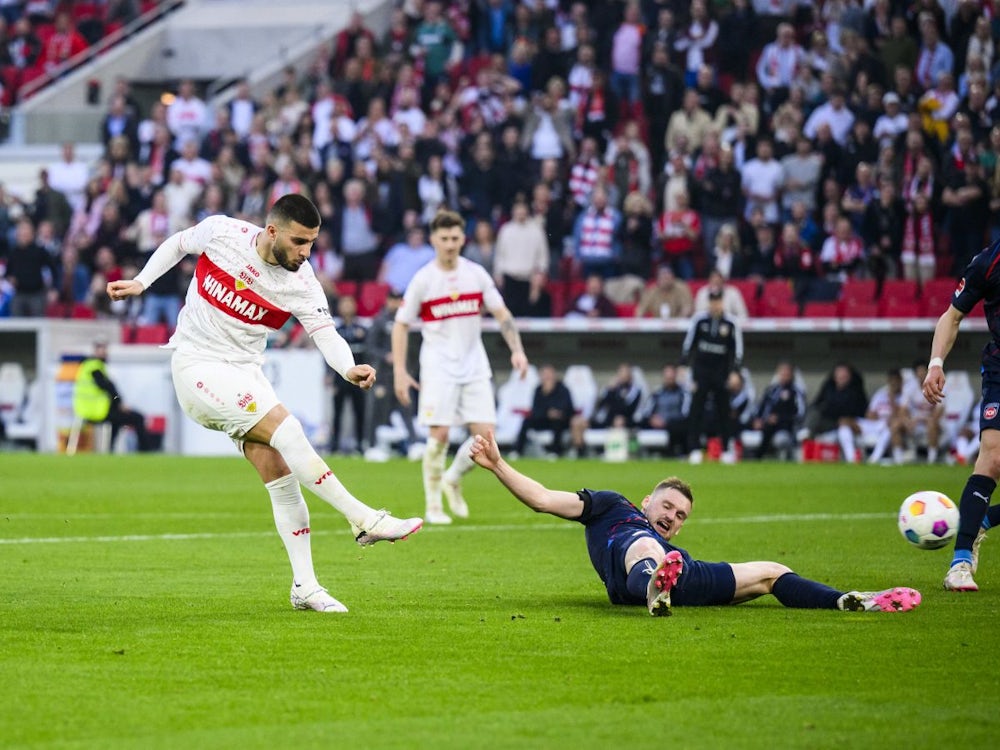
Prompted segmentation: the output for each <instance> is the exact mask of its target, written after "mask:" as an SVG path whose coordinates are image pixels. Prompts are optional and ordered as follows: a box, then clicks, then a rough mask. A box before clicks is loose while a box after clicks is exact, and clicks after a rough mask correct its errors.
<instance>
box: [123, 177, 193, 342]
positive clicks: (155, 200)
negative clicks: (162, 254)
mask: <svg viewBox="0 0 1000 750" xmlns="http://www.w3.org/2000/svg"><path fill="white" fill-rule="evenodd" d="M174 231H175V230H174V229H173V228H172V226H171V223H170V215H169V214H168V212H167V202H166V196H165V195H164V192H163V191H162V190H157V191H156V192H154V193H153V196H152V202H151V205H150V207H149V208H147V209H145V210H144V211H142V212H140V214H139V215H138V216H137V217H136V219H135V221H134V222H132V225H131V226H130V227H129V229H128V236H129V238H130V239H131V241H132V242H134V243H135V245H136V247H138V249H139V255H140V258H141V259H142V261H141V263H142V265H145V263H146V261H148V259H149V256H150V255H152V254H153V251H154V250H156V248H158V247H159V246H160V245H161V244H162V243H163V242H164V240H166V239H167V237H169V236H170V235H171V234H173V233H174ZM181 293H182V287H181V269H180V266H174V267H173V268H171V269H170V270H169V271H167V272H166V273H164V274H163V275H162V276H161V277H160V278H158V279H157V280H156V281H154V282H153V283H152V284H151V285H150V287H149V288H148V289H147V290H146V292H145V293H144V294H143V296H142V298H143V303H142V314H141V317H140V318H139V322H140V323H141V324H142V325H152V324H154V323H161V322H162V323H166V324H167V326H169V327H170V328H173V327H174V326H176V325H177V315H178V313H180V310H181V299H182V297H181Z"/></svg>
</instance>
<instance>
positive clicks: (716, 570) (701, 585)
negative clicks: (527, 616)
mask: <svg viewBox="0 0 1000 750" xmlns="http://www.w3.org/2000/svg"><path fill="white" fill-rule="evenodd" d="M577 495H579V497H580V501H581V502H582V503H583V513H582V514H580V518H579V519H578V520H579V521H580V523H582V524H583V525H584V528H585V529H586V531H585V533H586V537H587V552H588V553H589V554H590V562H591V563H592V564H593V566H594V570H596V571H597V575H599V576H600V577H601V580H602V581H603V582H604V588H605V589H606V590H607V592H608V599H610V600H611V603H612V604H645V603H646V599H645V597H637V596H634V595H633V594H630V593H629V590H628V571H627V570H626V569H625V555H626V552H627V551H628V548H629V547H631V546H632V545H633V544H634V543H635V542H636V541H638V540H639V539H641V538H643V537H648V538H650V539H653V540H655V541H656V542H657V543H659V545H660V546H661V547H663V550H664V551H665V552H670V551H671V550H677V551H679V552H680V553H681V555H682V556H683V557H684V572H683V573H682V574H681V577H680V578H679V579H678V581H677V584H676V585H675V586H674V589H673V595H672V599H673V603H674V604H675V605H677V606H707V605H714V604H729V603H730V602H732V600H733V596H734V594H735V592H736V579H735V577H734V576H733V569H732V567H731V566H730V565H728V564H727V563H709V562H703V561H701V560H692V559H691V555H689V554H688V553H687V551H686V550H683V549H681V548H680V547H675V546H674V545H672V544H670V542H668V541H667V540H666V539H664V538H663V537H662V536H660V535H659V534H657V533H656V531H655V530H654V529H653V526H652V524H650V523H649V521H647V520H646V516H644V515H643V513H642V511H641V510H639V509H638V508H636V507H635V506H634V505H632V503H630V502H629V501H628V499H627V498H626V497H624V496H623V495H620V494H618V493H617V492H612V491H610V490H580V491H579V492H577Z"/></svg>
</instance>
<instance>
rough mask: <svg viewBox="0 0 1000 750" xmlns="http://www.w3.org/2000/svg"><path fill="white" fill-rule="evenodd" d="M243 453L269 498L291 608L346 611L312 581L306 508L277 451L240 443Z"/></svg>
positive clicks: (265, 446) (295, 483) (296, 482)
mask: <svg viewBox="0 0 1000 750" xmlns="http://www.w3.org/2000/svg"><path fill="white" fill-rule="evenodd" d="M243 454H244V455H245V456H246V457H247V460H248V461H249V462H250V463H251V464H253V466H254V468H255V469H257V473H258V474H259V475H260V478H261V480H262V481H263V482H264V487H266V488H267V492H268V494H269V495H270V496H271V509H272V510H273V512H274V525H275V526H276V527H277V529H278V536H280V537H281V541H282V543H283V544H284V545H285V551H286V552H287V553H288V561H289V562H290V563H291V565H292V590H291V594H290V595H289V599H290V601H291V603H292V606H293V607H295V609H314V610H316V611H317V612H346V611H347V607H345V606H344V605H343V604H341V603H340V602H339V601H337V600H336V599H334V598H333V597H332V596H330V594H329V593H328V592H327V590H326V589H325V588H323V587H322V586H320V584H319V581H317V580H316V571H315V570H314V569H313V561H312V547H311V544H310V540H309V536H310V534H309V532H310V529H309V508H308V507H307V506H306V501H305V499H304V498H303V497H302V492H301V490H300V489H299V483H298V481H297V480H296V479H295V477H294V476H293V475H292V473H291V470H290V469H289V468H288V464H286V463H285V461H284V460H283V459H282V458H281V455H280V454H279V453H278V451H276V450H275V449H274V448H272V447H271V446H269V445H264V444H263V443H244V444H243Z"/></svg>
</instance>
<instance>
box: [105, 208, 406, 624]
mask: <svg viewBox="0 0 1000 750" xmlns="http://www.w3.org/2000/svg"><path fill="white" fill-rule="evenodd" d="M319 225H320V215H319V211H317V210H316V207H315V206H314V205H313V204H312V202H311V201H310V200H309V199H308V198H305V197H303V196H301V195H285V196H283V197H281V198H279V199H278V200H277V201H276V202H275V204H274V206H273V208H271V210H270V211H269V212H268V215H267V219H266V226H265V227H264V228H261V227H258V226H255V225H253V224H250V223H247V222H245V221H239V220H237V219H231V218H229V217H226V216H211V217H209V218H207V219H205V220H204V221H202V222H201V223H199V224H198V225H196V226H194V227H191V228H190V229H186V230H184V231H182V232H178V233H176V234H174V235H173V236H171V237H169V238H168V239H167V240H166V241H165V242H164V243H163V244H162V245H160V247H159V248H157V250H156V251H155V252H154V253H153V254H152V256H150V258H149V261H148V262H147V263H146V266H145V267H144V268H143V269H142V271H141V272H140V273H139V274H138V275H137V276H136V277H135V279H134V280H131V281H113V282H110V283H109V284H108V287H107V290H108V295H109V296H110V297H111V299H113V300H119V299H125V298H126V297H135V296H138V295H141V294H142V293H143V291H145V289H146V288H148V287H149V285H150V284H151V283H152V282H153V281H155V280H156V279H157V278H159V277H160V276H161V275H162V274H163V273H165V272H166V271H167V270H169V269H170V268H171V267H173V266H174V265H175V264H176V263H178V262H179V261H180V260H181V258H183V257H184V256H185V255H189V254H192V255H197V256H198V263H197V266H196V270H195V275H194V278H193V279H192V280H191V285H190V286H189V287H188V291H187V298H186V300H185V304H184V308H183V309H182V310H181V314H180V317H179V318H178V320H177V330H176V331H175V333H174V335H173V336H172V337H171V339H170V343H168V344H167V347H169V348H172V349H174V353H173V356H172V357H171V372H172V375H173V382H174V389H175V390H176V392H177V400H178V401H179V402H180V405H181V407H182V408H183V409H184V411H185V413H186V414H187V415H188V416H189V417H191V418H192V419H193V420H194V421H195V422H197V423H198V424H200V425H202V426H204V427H207V428H208V429H210V430H219V431H221V432H225V433H226V434H228V435H229V436H230V437H231V438H233V440H234V441H235V442H236V444H237V445H238V446H239V447H240V448H241V449H242V452H243V455H244V456H246V458H247V459H248V460H249V461H250V463H252V464H253V466H254V468H255V469H257V473H258V474H259V475H260V478H261V480H262V481H263V482H264V486H265V487H266V488H267V491H268V493H269V494H270V496H271V504H272V509H273V511H274V521H275V525H276V526H277V528H278V535H279V536H280V537H281V540H282V542H283V543H284V545H285V549H286V551H287V552H288V558H289V561H290V562H291V565H292V577H293V578H292V589H291V595H290V599H291V603H292V606H293V607H294V608H295V609H312V610H317V611H320V612H346V611H347V608H346V607H345V606H344V605H343V604H341V603H340V602H339V601H337V600H336V599H334V598H333V597H332V596H330V594H329V593H327V590H326V589H325V588H323V587H322V586H320V584H319V582H318V581H317V580H316V573H315V571H314V570H313V563H312V551H311V547H310V543H309V536H310V533H309V532H310V527H309V509H308V508H307V506H306V503H305V500H304V499H303V497H302V492H301V489H300V487H299V485H300V484H304V485H306V486H308V487H309V489H311V490H312V491H313V492H314V493H316V494H317V495H319V497H321V498H322V499H323V500H325V501H326V502H328V503H330V505H332V506H333V507H334V508H336V509H337V510H338V511H340V512H341V513H342V514H343V515H344V516H345V517H346V518H347V520H348V521H349V522H350V524H351V527H352V529H353V531H354V534H355V539H356V540H357V542H358V544H360V545H362V546H365V545H369V544H374V543H375V542H378V541H382V540H388V541H395V540H396V539H405V538H406V537H407V536H408V535H409V534H412V533H413V532H415V531H417V530H418V529H419V528H420V526H421V525H422V524H423V521H422V519H420V518H409V519H397V518H393V517H392V516H391V515H389V514H388V513H387V512H386V511H376V510H373V509H372V508H369V507H368V506H367V505H365V504H364V503H362V502H361V501H359V500H358V499H357V498H355V497H354V496H353V495H351V493H350V492H348V491H347V489H346V488H345V487H344V485H343V484H341V482H340V480H339V479H337V477H336V476H335V475H334V474H333V472H332V471H331V470H330V467H329V466H327V464H326V462H324V461H323V459H322V458H320V457H319V455H318V454H317V453H316V451H315V450H314V449H313V447H312V446H311V445H310V444H309V441H308V439H307V438H306V435H305V433H304V432H303V430H302V424H301V423H300V422H299V420H298V419H296V418H295V417H294V416H293V415H292V414H290V413H289V411H288V409H286V408H285V407H284V406H283V405H282V404H281V402H279V401H278V397H277V395H276V394H275V392H274V388H273V387H272V386H271V384H270V383H269V382H268V381H267V379H266V378H265V377H264V374H263V372H262V370H261V364H262V362H263V359H264V348H265V346H266V345H267V334H268V332H269V331H272V330H277V329H279V328H281V327H282V326H283V325H284V324H285V322H286V321H287V320H288V318H289V317H290V316H294V317H295V318H296V319H297V320H298V321H299V322H300V323H301V324H302V325H303V327H304V328H305V330H306V331H307V332H308V333H309V335H310V336H311V337H312V339H313V341H314V342H315V343H316V346H317V348H319V350H320V352H322V354H323V357H324V359H326V361H327V362H328V363H329V365H330V366H331V367H332V368H333V369H334V370H336V371H337V372H338V373H339V374H340V375H341V377H343V378H344V379H345V380H348V381H350V382H351V383H354V384H355V385H357V386H359V387H361V388H364V389H368V388H371V386H372V385H373V384H374V382H375V370H374V369H373V368H372V367H371V366H370V365H364V364H362V365H358V364H355V362H354V356H353V355H352V354H351V350H350V347H349V346H348V345H347V342H345V341H344V340H343V339H342V338H341V337H340V336H338V335H337V332H336V327H335V325H334V322H333V319H332V318H331V316H330V311H329V309H328V308H327V302H326V296H325V294H324V293H323V290H322V287H321V286H320V284H319V282H318V281H317V280H316V277H315V276H314V275H313V271H312V268H311V267H310V265H309V263H307V262H306V261H307V260H308V259H309V253H310V251H311V249H312V245H313V242H314V241H315V240H316V236H317V234H319Z"/></svg>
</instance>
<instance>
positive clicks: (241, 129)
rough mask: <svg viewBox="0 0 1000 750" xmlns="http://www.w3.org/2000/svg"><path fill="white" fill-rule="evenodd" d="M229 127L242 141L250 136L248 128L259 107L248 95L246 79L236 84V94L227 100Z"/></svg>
mask: <svg viewBox="0 0 1000 750" xmlns="http://www.w3.org/2000/svg"><path fill="white" fill-rule="evenodd" d="M228 107H229V125H230V127H231V128H232V129H233V131H235V133H236V135H237V137H238V138H239V139H240V140H241V141H243V140H246V138H247V136H248V135H250V127H251V125H252V123H253V119H254V116H255V115H256V114H257V110H258V109H259V108H260V105H259V104H258V103H257V101H256V100H255V99H254V98H253V95H252V94H251V93H250V83H249V81H247V79H246V78H241V79H239V80H238V81H237V82H236V92H235V93H234V94H233V98H232V99H230V100H229V104H228Z"/></svg>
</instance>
